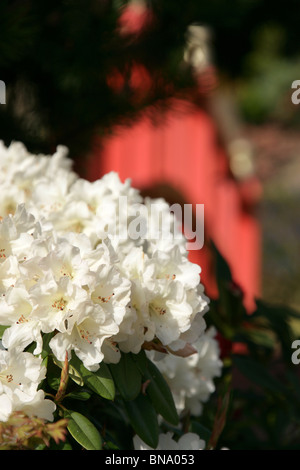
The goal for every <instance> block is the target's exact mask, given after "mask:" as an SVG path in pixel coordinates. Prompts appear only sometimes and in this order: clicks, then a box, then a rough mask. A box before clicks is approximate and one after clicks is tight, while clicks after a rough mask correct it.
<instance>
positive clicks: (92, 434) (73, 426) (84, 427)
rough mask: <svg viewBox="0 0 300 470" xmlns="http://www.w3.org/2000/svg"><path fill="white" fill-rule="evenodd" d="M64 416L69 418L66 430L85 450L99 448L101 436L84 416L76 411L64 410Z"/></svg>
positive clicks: (100, 447)
mask: <svg viewBox="0 0 300 470" xmlns="http://www.w3.org/2000/svg"><path fill="white" fill-rule="evenodd" d="M64 417H65V418H67V419H68V420H69V422H68V426H67V428H68V431H69V432H70V434H71V435H72V436H73V438H74V439H75V440H76V441H77V442H78V443H79V444H80V445H81V446H82V447H84V448H85V449H86V450H101V449H102V440H101V436H100V434H99V432H98V430H97V429H96V427H95V426H94V425H93V423H91V422H90V420H88V419H87V418H86V417H85V416H83V415H82V414H81V413H78V412H77V411H70V410H66V411H65V412H64Z"/></svg>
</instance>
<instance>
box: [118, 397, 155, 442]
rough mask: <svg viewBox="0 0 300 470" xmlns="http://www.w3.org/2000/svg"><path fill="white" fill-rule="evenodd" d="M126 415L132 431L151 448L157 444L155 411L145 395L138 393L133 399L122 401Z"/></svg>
mask: <svg viewBox="0 0 300 470" xmlns="http://www.w3.org/2000/svg"><path fill="white" fill-rule="evenodd" d="M124 405H125V409H126V411H127V415H128V418H129V421H130V424H131V425H132V427H133V429H134V431H135V432H136V433H137V434H138V436H139V437H140V438H141V439H142V440H143V441H144V442H145V443H146V444H147V445H148V446H150V447H151V448H152V449H155V448H156V447H157V445H158V436H159V427H158V420H157V414H156V411H155V409H154V407H153V405H152V403H151V401H150V399H149V398H148V397H147V396H145V395H142V394H140V395H138V396H137V397H136V398H135V400H132V401H124Z"/></svg>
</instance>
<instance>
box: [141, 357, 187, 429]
mask: <svg viewBox="0 0 300 470" xmlns="http://www.w3.org/2000/svg"><path fill="white" fill-rule="evenodd" d="M144 379H145V380H146V383H145V386H146V389H145V390H146V391H145V393H146V394H147V395H148V396H149V398H150V400H151V401H152V403H153V406H154V408H155V409H156V411H157V413H159V414H160V415H161V416H162V417H163V418H164V419H165V420H166V421H168V422H169V423H170V424H173V425H174V426H177V424H178V421H179V417H178V413H177V410H176V406H175V403H174V399H173V395H172V393H171V391H170V388H169V386H168V384H167V382H166V381H165V379H164V377H163V376H162V374H161V372H160V371H159V370H158V368H157V367H156V366H155V364H153V362H151V361H150V360H148V361H147V369H146V371H145V373H144Z"/></svg>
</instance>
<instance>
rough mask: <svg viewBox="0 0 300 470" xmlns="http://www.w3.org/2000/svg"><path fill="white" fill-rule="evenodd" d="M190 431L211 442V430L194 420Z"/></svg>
mask: <svg viewBox="0 0 300 470" xmlns="http://www.w3.org/2000/svg"><path fill="white" fill-rule="evenodd" d="M190 432H194V433H196V434H198V436H199V437H200V439H203V440H204V441H205V442H206V443H207V442H209V440H210V437H211V430H209V429H208V428H206V427H205V426H203V425H202V424H201V423H198V421H194V420H193V421H192V422H191V429H190Z"/></svg>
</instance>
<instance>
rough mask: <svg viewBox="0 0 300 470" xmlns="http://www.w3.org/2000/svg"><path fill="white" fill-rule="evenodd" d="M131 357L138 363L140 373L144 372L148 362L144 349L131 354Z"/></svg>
mask: <svg viewBox="0 0 300 470" xmlns="http://www.w3.org/2000/svg"><path fill="white" fill-rule="evenodd" d="M131 358H132V360H133V361H134V362H135V363H136V365H137V367H138V369H139V371H140V373H141V374H144V372H145V370H146V369H147V362H148V358H147V356H146V353H145V351H144V350H143V349H142V350H141V351H140V352H139V353H138V354H131Z"/></svg>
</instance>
